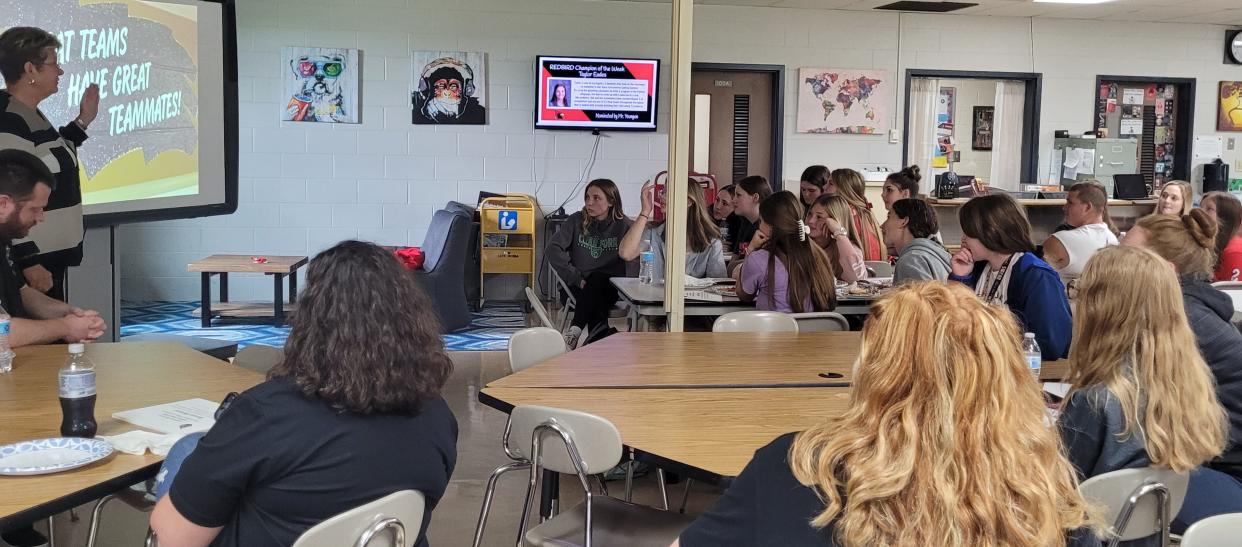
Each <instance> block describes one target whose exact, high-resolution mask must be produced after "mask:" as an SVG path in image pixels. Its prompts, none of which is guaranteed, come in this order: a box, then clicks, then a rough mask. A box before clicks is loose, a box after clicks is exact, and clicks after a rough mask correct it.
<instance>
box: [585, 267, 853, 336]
mask: <svg viewBox="0 0 1242 547" xmlns="http://www.w3.org/2000/svg"><path fill="white" fill-rule="evenodd" d="M609 281H612V285H613V286H614V287H616V288H617V295H618V296H620V297H621V300H622V301H623V302H624V303H625V306H626V308H627V309H628V310H629V311H628V319H629V322H630V330H631V331H646V330H648V328H649V324H650V320H651V318H652V317H664V316H665V311H664V284H663V283H657V284H646V283H642V282H640V281H639V280H638V278H637V277H613V278H610V279H609ZM873 301H874V299H873V298H858V297H851V296H842V297H838V298H837V308H836V309H835V310H833V311H835V312H837V313H840V314H842V315H866V314H868V313H870V310H871V303H872V302H873ZM684 309H685V315H686V316H692V315H709V316H710V315H724V314H726V313H731V312H735V311H747V310H753V309H755V303H754V302H742V301H741V300H739V299H738V298H737V297H736V296H732V297H724V301H723V302H709V301H705V300H690V299H686V300H685V308H684Z"/></svg>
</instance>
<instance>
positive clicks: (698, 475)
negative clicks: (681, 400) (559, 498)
mask: <svg viewBox="0 0 1242 547" xmlns="http://www.w3.org/2000/svg"><path fill="white" fill-rule="evenodd" d="M507 389H528V388H507ZM533 389H542V388H533ZM478 400H479V402H480V403H483V405H484V406H487V407H490V408H493V409H495V410H499V411H500V412H503V413H505V414H509V413H512V412H513V408H514V405H513V404H512V403H509V402H506V401H504V400H502V399H500V398H497V397H496V396H494V395H492V394H490V393H487V388H483V389H481V390H479V395H478ZM621 449H622V451H623V455H622V461H624V460H625V457H624V453H625V452H630V451H632V452H633V453H634V459H635V460H638V461H641V462H644V463H648V464H651V465H654V466H656V467H659V468H661V469H664V470H665V471H673V472H676V473H679V474H682V475H686V476H688V477H690V478H693V479H697V480H700V481H703V482H706V483H708V484H712V485H719V486H728V485H729V483H730V482H732V481H733V477H732V476H729V475H721V474H719V473H715V472H713V471H708V470H706V469H703V468H700V467H695V466H693V465H689V464H686V463H682V462H679V461H677V460H673V459H670V458H667V457H664V456H661V455H659V454H655V453H652V452H645V451H643V450H639V449H636V448H633V447H631V446H630V445H628V444H625V440H624V439H622V444H621Z"/></svg>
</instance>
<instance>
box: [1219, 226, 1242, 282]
mask: <svg viewBox="0 0 1242 547" xmlns="http://www.w3.org/2000/svg"><path fill="white" fill-rule="evenodd" d="M1216 280H1217V281H1242V237H1238V236H1234V237H1233V239H1230V240H1229V244H1228V245H1225V249H1224V250H1222V251H1221V252H1220V266H1219V267H1218V268H1216Z"/></svg>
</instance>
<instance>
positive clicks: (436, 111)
mask: <svg viewBox="0 0 1242 547" xmlns="http://www.w3.org/2000/svg"><path fill="white" fill-rule="evenodd" d="M460 108H461V101H460V100H458V101H451V100H448V99H441V98H439V97H432V98H431V100H430V101H427V106H425V107H423V112H425V113H426V114H427V117H428V118H442V117H448V118H456V117H458V116H459V115H461V111H460Z"/></svg>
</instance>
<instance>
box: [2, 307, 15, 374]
mask: <svg viewBox="0 0 1242 547" xmlns="http://www.w3.org/2000/svg"><path fill="white" fill-rule="evenodd" d="M11 319H12V318H10V317H9V312H6V311H4V308H3V307H0V374H5V373H7V372H11V371H12V370H13V350H11V349H9V325H10V323H11V322H12V321H11Z"/></svg>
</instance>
